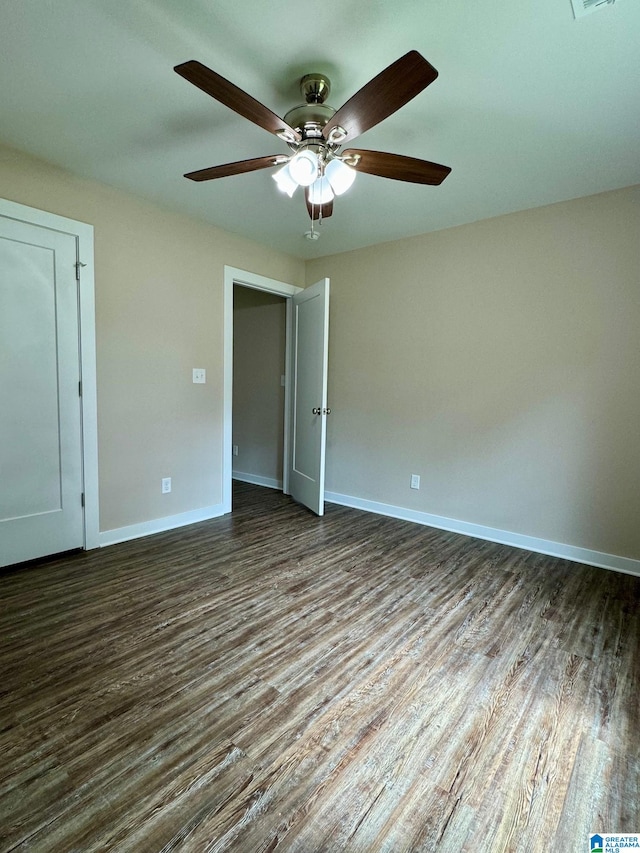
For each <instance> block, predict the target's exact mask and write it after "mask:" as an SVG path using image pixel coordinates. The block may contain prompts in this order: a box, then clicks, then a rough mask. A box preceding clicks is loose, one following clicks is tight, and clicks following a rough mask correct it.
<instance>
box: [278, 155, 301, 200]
mask: <svg viewBox="0 0 640 853" xmlns="http://www.w3.org/2000/svg"><path fill="white" fill-rule="evenodd" d="M272 178H273V180H274V181H275V182H276V184H277V185H278V189H279V190H281V191H282V192H283V193H286V194H287V195H288V196H289V198H291V196H292V195H293V194H294V192H295V191H296V190H297V189H298V184H297V183H296V181H294V179H293V178H292V177H291V172H290V171H289V164H288V163H285V164H284V166H283V167H282V169H278V171H277V172H276V173H275V174H274V175H272Z"/></svg>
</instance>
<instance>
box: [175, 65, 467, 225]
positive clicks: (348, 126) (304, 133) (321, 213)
mask: <svg viewBox="0 0 640 853" xmlns="http://www.w3.org/2000/svg"><path fill="white" fill-rule="evenodd" d="M174 70H175V71H176V72H177V73H178V74H180V76H182V77H184V78H185V79H186V80H188V81H189V82H190V83H192V84H193V85H194V86H197V87H198V88H199V89H202V91H204V92H206V93H207V94H208V95H210V96H211V97H212V98H215V99H216V100H217V101H219V102H220V103H222V104H224V105H225V106H227V107H229V108H230V109H232V110H233V111H234V112H236V113H238V114H239V115H241V116H243V117H244V118H246V119H248V120H249V121H252V122H253V123H254V124H257V125H258V126H260V127H262V128H263V129H265V130H267V131H269V132H270V133H272V134H274V135H275V136H277V137H278V138H279V139H282V140H283V141H284V142H286V144H287V145H288V146H289V148H290V149H291V151H292V152H293V153H292V154H291V155H289V156H288V157H283V156H282V155H275V154H274V155H271V156H267V157H257V158H254V159H252V160H241V161H240V162H237V163H228V164H225V165H222V166H212V167H210V168H208V169H200V170H198V171H196V172H189V173H187V174H186V175H185V177H186V178H189V179H190V180H192V181H208V180H213V179H215V178H222V177H227V176H228V175H236V174H242V173H244V172H250V171H255V170H258V169H265V168H269V167H273V166H280V168H279V169H278V171H277V172H275V174H274V175H273V178H274V180H275V182H276V184H277V185H278V188H279V189H280V190H281V191H282V192H284V193H286V194H287V195H288V196H289V197H292V196H293V194H294V192H295V191H296V189H297V188H298V187H299V186H301V187H304V188H305V202H306V206H307V212H308V214H309V216H310V218H311V231H310V232H307V234H306V235H305V236H308V237H310V239H317V234H318V232H317V231H316V230H315V229H314V222H315V221H316V220H322V219H326V218H328V217H329V216H331V215H332V213H333V199H334V196H337V195H342V194H343V193H345V192H347V190H348V189H349V188H350V187H351V186H352V184H353V182H354V180H355V177H356V173H357V172H358V171H360V172H366V173H368V174H371V175H378V176H380V177H384V178H391V179H392V180H399V181H408V182H410V183H418V184H430V185H432V186H437V185H438V184H441V183H442V181H443V180H444V179H445V178H446V177H447V175H448V174H449V172H450V171H451V169H450V168H449V167H448V166H442V165H440V164H438V163H431V162H429V161H428V160H419V159H417V158H415V157H404V156H402V155H399V154H389V153H386V152H380V151H366V150H360V149H353V148H352V149H349V150H347V151H344V152H343V153H342V154H340V147H341V146H342V145H343V144H344V143H345V142H349V141H350V140H351V139H353V138H355V137H356V136H360V135H361V134H362V133H364V132H365V131H367V130H369V129H370V128H372V127H374V126H375V125H376V124H379V123H380V122H381V121H383V120H384V119H385V118H387V117H388V116H390V115H392V114H393V113H394V112H396V110H398V109H400V107H402V106H404V105H405V104H406V103H408V101H410V100H411V99H412V98H414V97H415V96H416V95H417V94H419V93H420V92H421V91H422V90H423V89H425V88H426V87H427V86H428V85H429V84H430V83H432V82H433V81H434V80H435V79H436V77H437V76H438V72H437V71H436V69H435V68H434V67H433V66H432V65H430V64H429V63H428V62H427V60H426V59H424V58H423V57H422V56H421V55H420V54H419V53H418V52H417V51H415V50H412V51H409V53H407V54H405V55H404V56H402V57H400V59H398V60H396V61H395V62H394V63H392V64H391V65H389V66H388V68H385V69H384V71H382V72H380V74H378V75H377V76H376V77H374V78H373V80H370V81H369V83H367V84H366V85H365V86H363V88H362V89H360V90H359V91H358V92H356V94H355V95H353V97H351V98H350V99H349V100H348V101H347V102H346V103H345V104H344V105H343V106H342V107H340V109H339V110H335V109H334V108H333V107H330V106H329V105H328V104H327V103H326V99H327V97H328V96H329V93H330V91H331V84H330V82H329V80H328V78H327V77H325V76H324V75H322V74H317V73H316V74H306V75H305V76H304V77H303V78H302V79H301V81H300V91H301V93H302V95H303V97H304V99H305V103H304V104H301V105H299V106H297V107H294V108H293V109H292V110H289V112H288V113H286V115H285V116H284V119H281V118H279V117H278V116H277V115H276V114H275V113H273V112H272V111H271V110H270V109H268V107H265V106H264V105H263V104H261V103H260V102H259V101H256V100H255V98H252V97H251V95H248V94H247V93H246V92H243V91H242V89H239V88H238V87H237V86H235V85H234V84H233V83H231V82H230V81H229V80H226V79H225V78H224V77H221V76H220V75H219V74H217V73H216V72H215V71H212V70H211V69H210V68H207V67H206V66H205V65H202V64H201V63H200V62H197V61H196V60H191V61H189V62H184V63H182V64H181V65H176V67H175V69H174ZM310 235H312V236H310Z"/></svg>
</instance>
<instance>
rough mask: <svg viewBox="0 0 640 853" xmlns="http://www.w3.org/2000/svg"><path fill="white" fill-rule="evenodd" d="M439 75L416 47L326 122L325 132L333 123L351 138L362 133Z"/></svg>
mask: <svg viewBox="0 0 640 853" xmlns="http://www.w3.org/2000/svg"><path fill="white" fill-rule="evenodd" d="M437 76H438V72H437V71H436V69H435V68H434V67H433V65H431V64H430V63H428V62H427V60H426V59H424V57H422V56H421V55H420V54H419V53H418V52H417V51H416V50H411V51H409V53H406V54H405V55H404V56H402V57H400V59H397V60H396V61H395V62H394V63H392V64H391V65H390V66H389V67H388V68H385V70H384V71H381V72H380V74H378V76H377V77H374V78H373V80H370V81H369V82H368V83H367V84H366V85H365V86H363V87H362V89H360V91H359V92H356V94H355V95H354V96H353V97H352V98H350V99H349V100H348V101H347V103H346V104H344V106H342V107H340V109H339V110H338V111H337V113H335V115H334V116H333V117H332V118H331V119H330V120H329V121H328V122H327V124H326V125H325V127H324V129H323V131H322V133H323V136H324V138H325V139H328V138H329V134H330V133H331V130H332V129H333V128H334V127H337V126H339V127H341V128H343V129H344V130H345V131H346V133H347V135H346V137H344V139H343V141H344V142H348V141H349V140H350V139H354V138H355V137H356V136H360V134H361V133H364V132H365V130H369V129H370V128H372V127H374V125H376V124H378V123H379V122H381V121H382V120H383V119H385V118H387V116H390V115H391V114H392V113H395V111H396V110H399V109H400V107H403V106H404V105H405V104H406V103H408V102H409V101H410V100H411V99H412V98H415V96H416V95H417V94H418V93H419V92H421V91H422V90H423V89H426V87H427V86H428V85H429V84H430V83H433V81H434V80H435V79H436V77H437Z"/></svg>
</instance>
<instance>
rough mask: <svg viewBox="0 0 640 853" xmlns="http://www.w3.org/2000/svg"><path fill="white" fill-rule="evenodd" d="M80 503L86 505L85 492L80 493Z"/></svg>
mask: <svg viewBox="0 0 640 853" xmlns="http://www.w3.org/2000/svg"><path fill="white" fill-rule="evenodd" d="M80 503H81V504H82V506H84V492H83V493H82V494H81V495H80Z"/></svg>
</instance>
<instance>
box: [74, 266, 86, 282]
mask: <svg viewBox="0 0 640 853" xmlns="http://www.w3.org/2000/svg"><path fill="white" fill-rule="evenodd" d="M75 267H76V281H80V267H86V264H83V263H82V261H76V263H75Z"/></svg>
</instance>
